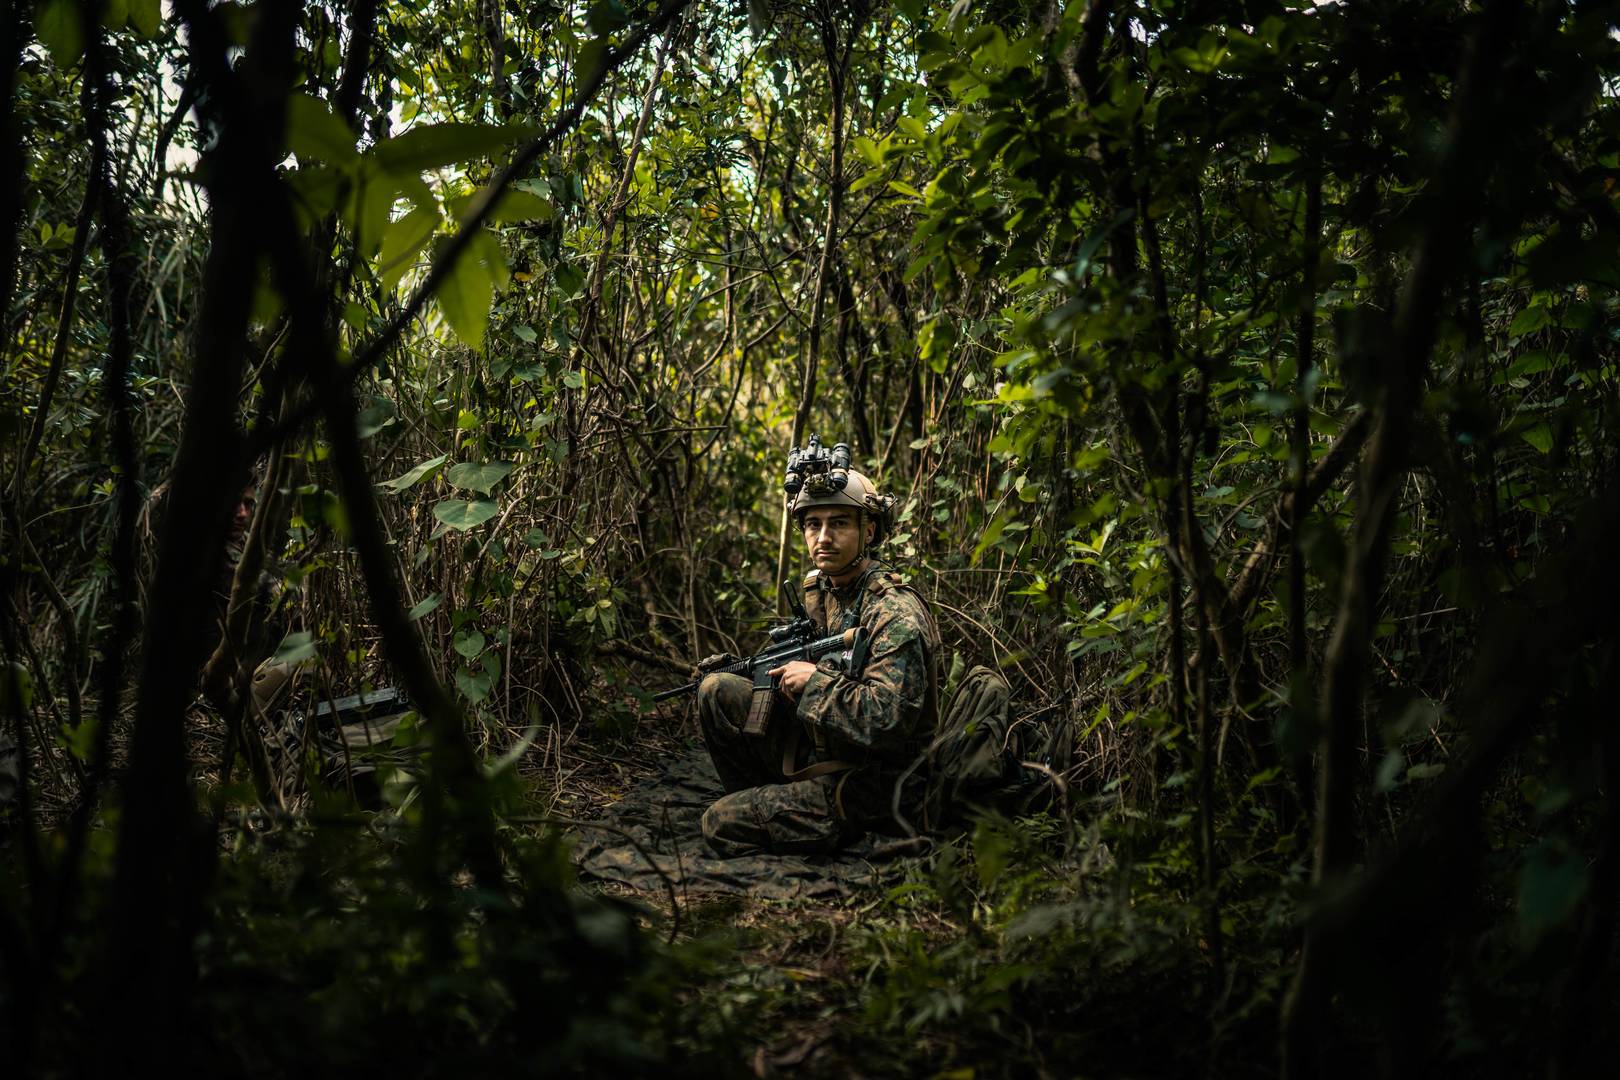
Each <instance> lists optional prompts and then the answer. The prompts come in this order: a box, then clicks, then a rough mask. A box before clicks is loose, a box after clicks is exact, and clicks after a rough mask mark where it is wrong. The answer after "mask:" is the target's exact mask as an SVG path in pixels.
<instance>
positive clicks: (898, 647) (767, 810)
mask: <svg viewBox="0 0 1620 1080" xmlns="http://www.w3.org/2000/svg"><path fill="white" fill-rule="evenodd" d="M784 487H785V488H786V490H787V491H788V493H789V494H790V495H791V496H792V497H793V502H792V504H791V506H790V512H791V513H792V515H793V517H794V519H795V520H796V521H797V523H798V525H799V529H800V531H801V533H802V535H803V536H804V543H805V548H806V551H807V552H808V554H809V556H810V560H811V562H812V564H813V565H814V567H815V568H814V569H813V570H812V571H811V572H810V573H809V575H808V576H807V577H806V578H805V579H804V607H805V610H806V611H807V612H808V614H809V616H810V618H811V620H812V621H813V622H814V623H815V624H816V627H817V630H818V632H819V633H821V634H823V635H828V634H837V633H840V632H843V631H847V630H852V629H855V628H857V627H859V628H861V629H863V630H864V631H865V635H866V639H867V642H868V645H867V647H866V649H865V650H864V656H863V657H862V658H861V659H860V660H858V661H855V662H854V663H853V665H852V664H851V663H850V661H848V660H844V661H840V660H839V659H836V658H829V659H823V660H822V661H821V662H820V663H816V664H812V663H809V662H806V661H802V660H794V661H789V662H788V663H786V664H784V665H782V666H781V667H778V668H775V669H773V670H772V671H771V675H772V676H773V677H774V678H775V679H776V682H777V689H776V692H775V695H774V700H773V702H772V703H771V706H770V718H769V722H768V723H766V724H765V725H764V731H763V733H762V734H759V735H754V734H750V733H748V732H746V731H745V728H746V727H748V724H747V718H748V713H749V708H750V704H751V700H752V698H753V694H754V690H753V684H752V683H751V682H750V681H749V680H748V679H745V678H743V677H741V676H739V675H731V674H723V673H712V674H709V675H707V676H706V677H704V678H703V680H702V682H701V683H700V684H699V686H698V713H699V717H700V719H701V723H702V728H703V739H704V742H705V743H706V745H707V747H708V750H709V756H710V757H711V758H713V760H714V765H715V769H716V770H717V771H718V772H719V774H720V780H721V783H722V784H724V785H725V788H726V791H727V792H728V794H727V795H726V796H725V797H723V798H721V799H720V800H718V801H717V802H715V803H714V805H712V806H711V807H709V809H708V810H707V811H706V812H705V813H704V815H703V835H704V837H705V839H707V840H708V842H709V845H710V846H711V847H713V848H714V850H715V851H716V852H718V853H719V854H720V855H722V856H725V857H736V856H742V855H752V854H760V853H767V854H780V855H786V854H794V855H806V854H818V853H825V852H832V851H836V850H837V849H839V848H841V847H843V846H844V845H846V844H848V843H850V842H853V841H854V840H855V839H857V838H858V837H860V836H861V835H862V834H864V833H865V832H867V831H869V830H878V831H898V828H897V826H898V825H899V823H898V822H897V821H896V819H895V816H894V812H893V806H894V795H895V785H896V783H897V782H901V781H902V780H903V779H904V780H905V783H906V788H905V790H903V791H902V793H901V794H902V799H901V805H902V807H906V806H911V805H915V804H916V803H917V801H918V799H919V798H920V797H921V794H922V792H921V788H922V780H921V777H919V776H918V775H916V773H915V767H916V763H917V761H918V758H919V756H920V755H924V754H926V753H927V752H928V750H929V744H930V741H931V740H932V739H933V737H934V733H935V727H936V724H937V721H938V716H939V693H940V638H939V630H938V628H937V627H936V625H935V622H934V616H933V613H932V612H931V611H930V610H929V607H928V603H927V601H925V600H924V599H923V597H922V595H921V594H920V593H918V592H917V590H915V589H914V588H912V587H911V586H910V585H908V584H906V583H905V581H904V579H902V577H901V576H900V575H899V574H898V573H896V572H894V571H893V570H891V569H890V568H889V567H887V566H885V565H884V564H883V563H882V562H881V561H879V560H878V559H877V558H876V557H875V556H874V554H873V552H874V550H875V549H876V547H877V545H878V544H880V543H881V542H882V540H883V537H884V535H885V534H886V533H887V532H888V531H889V526H890V514H891V512H892V510H893V507H894V502H895V500H894V499H893V497H892V496H889V495H884V494H880V493H879V492H878V490H877V488H876V487H875V485H873V483H872V481H871V480H869V479H868V478H867V477H865V476H863V475H862V474H861V473H859V472H857V471H855V470H854V469H851V468H849V448H848V447H847V446H844V445H843V444H839V445H838V446H835V447H833V449H832V450H831V451H827V450H823V449H822V448H821V446H820V443H819V441H818V440H817V438H816V437H815V436H811V439H810V442H809V443H808V444H807V446H806V448H805V450H804V451H795V452H794V453H793V454H792V455H790V457H789V466H788V473H787V478H786V480H785V482H784ZM715 659H716V660H718V659H720V658H715ZM705 666H717V665H716V664H715V663H714V662H713V661H706V662H705V664H703V665H700V668H702V667H705ZM851 666H853V667H854V670H850V669H849V668H850V667H851ZM908 774H909V778H908Z"/></svg>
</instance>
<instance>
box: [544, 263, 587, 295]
mask: <svg viewBox="0 0 1620 1080" xmlns="http://www.w3.org/2000/svg"><path fill="white" fill-rule="evenodd" d="M552 277H553V279H554V280H555V281H556V282H557V288H558V289H560V290H561V291H562V294H563V295H564V296H573V295H574V294H575V293H577V292H579V287H580V286H581V285H583V284H585V274H584V272H583V271H580V270H577V269H575V268H574V267H572V266H570V265H568V264H567V263H558V264H557V267H556V269H555V270H553V271H552Z"/></svg>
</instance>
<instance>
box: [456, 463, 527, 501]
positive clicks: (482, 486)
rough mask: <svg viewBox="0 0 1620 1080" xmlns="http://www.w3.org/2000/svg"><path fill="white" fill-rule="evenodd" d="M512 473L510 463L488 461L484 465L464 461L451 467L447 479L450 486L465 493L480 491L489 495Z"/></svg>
mask: <svg viewBox="0 0 1620 1080" xmlns="http://www.w3.org/2000/svg"><path fill="white" fill-rule="evenodd" d="M511 471H512V463H511V462H510V461H486V462H484V463H482V464H478V463H476V462H471V461H463V462H460V463H459V464H456V465H452V466H450V471H449V472H448V473H447V474H445V478H446V479H447V480H449V481H450V486H451V487H454V488H461V489H462V490H464V491H479V492H482V493H484V494H485V495H488V494H489V493H490V490H491V489H492V488H494V487H495V485H496V484H498V483H500V482H501V481H502V480H503V479H505V478H506V474H507V473H509V472H511Z"/></svg>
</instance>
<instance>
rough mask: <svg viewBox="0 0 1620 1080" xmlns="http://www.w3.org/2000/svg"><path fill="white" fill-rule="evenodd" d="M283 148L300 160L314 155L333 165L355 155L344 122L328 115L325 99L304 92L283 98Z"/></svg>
mask: <svg viewBox="0 0 1620 1080" xmlns="http://www.w3.org/2000/svg"><path fill="white" fill-rule="evenodd" d="M287 149H289V150H291V151H292V152H293V153H295V154H297V155H298V159H299V160H300V161H303V160H304V159H306V158H316V159H319V160H321V161H325V162H329V163H331V164H333V165H346V164H348V163H349V162H351V161H353V160H354V159H355V158H356V157H358V156H359V155H358V154H357V153H356V152H355V149H354V133H353V132H352V131H350V130H349V127H348V125H347V124H345V123H344V122H343V121H342V120H339V119H338V118H337V117H336V116H334V115H333V114H332V110H331V109H330V108H329V107H328V106H327V104H326V102H324V101H319V100H317V99H315V98H312V97H310V96H309V95H308V94H293V95H292V96H291V97H289V98H288V99H287Z"/></svg>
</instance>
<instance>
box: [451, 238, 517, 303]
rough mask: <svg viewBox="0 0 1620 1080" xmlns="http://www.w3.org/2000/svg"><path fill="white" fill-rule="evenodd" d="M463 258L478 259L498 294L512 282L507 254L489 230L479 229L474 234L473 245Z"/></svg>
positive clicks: (468, 247)
mask: <svg viewBox="0 0 1620 1080" xmlns="http://www.w3.org/2000/svg"><path fill="white" fill-rule="evenodd" d="M462 258H464V259H468V258H471V259H477V260H478V265H479V266H482V267H483V268H484V273H486V274H488V275H489V283H490V284H491V285H492V286H494V287H495V291H497V292H499V291H500V290H502V289H504V288H506V286H507V285H508V284H510V283H511V281H512V271H511V270H510V269H508V267H507V265H506V252H505V251H503V250H501V242H500V241H499V240H497V239H495V234H494V233H492V232H490V231H489V230H488V229H479V230H478V232H476V233H474V234H473V238H472V243H471V244H469V245H467V253H466V254H465V255H463V256H462Z"/></svg>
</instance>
